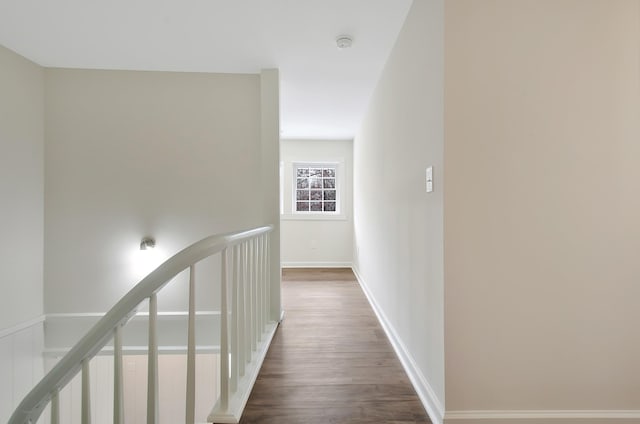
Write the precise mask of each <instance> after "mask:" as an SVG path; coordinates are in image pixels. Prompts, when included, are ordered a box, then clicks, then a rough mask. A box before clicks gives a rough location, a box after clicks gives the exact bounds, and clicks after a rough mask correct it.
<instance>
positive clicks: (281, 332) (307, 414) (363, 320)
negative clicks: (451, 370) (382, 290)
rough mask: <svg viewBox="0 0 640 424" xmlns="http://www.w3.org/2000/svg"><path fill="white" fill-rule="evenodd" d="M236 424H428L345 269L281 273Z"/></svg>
mask: <svg viewBox="0 0 640 424" xmlns="http://www.w3.org/2000/svg"><path fill="white" fill-rule="evenodd" d="M282 301H283V308H284V310H285V314H286V315H285V319H284V321H283V322H282V324H281V326H280V328H279V329H278V331H277V333H276V335H275V337H274V339H273V342H272V344H271V347H270V349H269V352H268V354H267V357H266V359H265V362H264V364H263V367H262V370H261V372H260V375H259V376H258V379H257V381H256V384H255V386H254V389H253V393H252V394H251V397H250V398H249V401H248V403H247V407H246V409H245V411H244V415H243V417H242V420H241V423H243V424H249V423H279V424H282V423H310V424H313V423H396V424H400V423H407V424H408V423H430V421H429V418H428V417H427V415H426V413H425V411H424V408H423V406H422V404H421V403H420V400H419V399H418V397H417V395H416V394H415V391H414V390H413V387H412V386H411V383H410V382H409V379H408V378H407V376H406V374H405V373H404V370H403V369H402V366H401V364H400V362H399V360H398V359H397V357H396V355H395V353H394V351H393V348H392V347H391V345H390V344H389V342H388V340H387V338H386V336H385V334H384V331H383V330H382V328H381V327H380V324H379V323H378V321H377V319H376V316H375V314H374V313H373V311H372V310H371V307H370V306H369V303H368V302H367V299H366V298H365V296H364V294H363V293H362V291H361V289H360V286H359V285H358V283H357V281H356V279H355V277H354V275H353V273H352V271H351V270H350V269H285V270H283V282H282Z"/></svg>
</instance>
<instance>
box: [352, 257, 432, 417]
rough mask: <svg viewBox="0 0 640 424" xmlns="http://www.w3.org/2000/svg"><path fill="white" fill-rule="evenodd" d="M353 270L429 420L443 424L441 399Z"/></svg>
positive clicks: (360, 277) (355, 270)
mask: <svg viewBox="0 0 640 424" xmlns="http://www.w3.org/2000/svg"><path fill="white" fill-rule="evenodd" d="M352 270H353V273H354V274H355V276H356V278H357V279H358V283H359V284H360V287H362V291H363V292H364V294H365V296H366V297H367V300H368V301H369V304H370V305H371V308H373V311H374V312H375V314H376V316H377V317H378V321H380V325H382V328H383V329H384V332H385V333H386V335H387V338H388V339H389V342H390V343H391V345H392V346H393V349H394V350H395V352H396V355H398V358H399V359H400V362H401V363H402V367H403V368H404V370H405V372H406V373H407V375H408V376H409V379H410V380H411V384H413V388H414V389H415V391H416V393H417V394H418V397H419V398H420V400H421V401H422V404H423V405H424V408H425V409H426V410H427V413H428V414H429V418H431V421H432V422H433V424H443V420H444V406H443V405H442V402H441V401H440V399H438V396H437V395H436V393H435V391H434V390H433V388H432V387H431V385H430V384H429V382H428V381H427V379H426V378H425V376H424V375H423V374H422V372H421V371H420V369H419V368H418V366H417V365H416V363H415V361H414V360H413V356H411V354H410V353H409V351H408V350H407V348H406V347H405V346H404V344H403V343H402V341H401V340H400V338H399V337H398V335H397V333H396V331H395V329H394V328H393V326H392V325H391V323H390V322H389V320H388V319H387V317H386V315H385V314H384V312H382V309H381V308H380V307H379V306H378V304H377V302H376V300H375V298H374V297H373V295H372V294H371V292H370V291H369V289H368V288H367V285H366V284H365V283H364V280H363V279H362V276H361V275H360V274H359V273H358V270H357V269H356V268H355V267H352Z"/></svg>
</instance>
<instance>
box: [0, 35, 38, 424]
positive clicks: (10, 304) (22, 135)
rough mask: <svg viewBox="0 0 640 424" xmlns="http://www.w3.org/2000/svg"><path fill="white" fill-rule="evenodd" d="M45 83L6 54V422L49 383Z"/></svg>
mask: <svg viewBox="0 0 640 424" xmlns="http://www.w3.org/2000/svg"><path fill="white" fill-rule="evenodd" d="M43 128H44V75H43V71H42V69H41V68H40V67H39V66H37V65H36V64H34V63H32V62H29V61H28V60H26V59H24V58H23V57H21V56H18V55H17V54H15V53H13V52H11V51H9V50H7V49H5V48H4V47H2V46H0V290H1V291H2V294H1V295H0V422H6V421H7V420H8V419H9V415H10V414H11V413H12V412H13V409H14V408H15V407H16V406H17V404H18V402H19V401H20V400H21V399H22V397H23V396H24V395H25V394H26V393H27V392H28V391H29V390H30V389H31V388H32V387H33V385H34V384H35V383H36V382H37V381H38V380H39V379H40V378H42V373H43V363H42V356H41V352H42V343H43V324H42V313H43V303H42V291H43V283H42V281H43V278H42V269H43V225H44V162H43V161H44V159H43V157H44V129H43Z"/></svg>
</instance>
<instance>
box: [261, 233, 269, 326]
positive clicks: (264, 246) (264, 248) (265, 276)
mask: <svg viewBox="0 0 640 424" xmlns="http://www.w3.org/2000/svg"><path fill="white" fill-rule="evenodd" d="M268 248H269V246H268V245H267V235H266V234H263V236H262V259H263V262H262V263H263V266H262V290H263V292H264V314H263V315H262V318H263V320H264V325H265V326H266V325H267V323H268V322H269V293H268V291H267V281H269V278H268V274H267V249H268Z"/></svg>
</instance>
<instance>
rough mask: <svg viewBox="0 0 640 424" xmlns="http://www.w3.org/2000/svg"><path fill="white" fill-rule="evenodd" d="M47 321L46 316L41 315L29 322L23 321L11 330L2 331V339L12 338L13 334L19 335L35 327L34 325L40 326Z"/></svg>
mask: <svg viewBox="0 0 640 424" xmlns="http://www.w3.org/2000/svg"><path fill="white" fill-rule="evenodd" d="M44 320H45V316H44V315H40V316H38V317H35V318H32V319H30V320H28V321H23V322H21V323H19V324H16V325H14V326H12V327H9V328H5V329H3V330H0V339H2V338H4V337H7V336H10V335H12V334H15V333H18V332H20V331H22V330H26V329H27V328H29V327H33V326H34V325H37V324H40V323H42V322H44Z"/></svg>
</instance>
